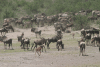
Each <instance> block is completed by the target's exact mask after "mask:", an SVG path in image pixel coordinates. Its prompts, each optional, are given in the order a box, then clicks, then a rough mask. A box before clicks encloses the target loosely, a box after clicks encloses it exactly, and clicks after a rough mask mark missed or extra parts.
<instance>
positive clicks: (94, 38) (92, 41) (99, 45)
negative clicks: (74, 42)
mask: <svg viewBox="0 0 100 67" xmlns="http://www.w3.org/2000/svg"><path fill="white" fill-rule="evenodd" d="M95 41H96V45H97V46H98V47H99V52H100V37H97V36H95V37H93V38H92V40H91V43H94V42H95ZM94 46H95V44H94Z"/></svg>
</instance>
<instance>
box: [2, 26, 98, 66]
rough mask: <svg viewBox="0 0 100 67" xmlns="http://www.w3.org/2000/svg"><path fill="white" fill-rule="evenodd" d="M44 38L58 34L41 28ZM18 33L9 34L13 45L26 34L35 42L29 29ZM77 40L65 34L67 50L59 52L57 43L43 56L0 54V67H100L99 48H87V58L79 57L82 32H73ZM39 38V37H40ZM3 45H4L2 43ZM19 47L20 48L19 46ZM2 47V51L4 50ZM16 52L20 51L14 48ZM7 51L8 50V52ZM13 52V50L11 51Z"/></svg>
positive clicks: (43, 53)
mask: <svg viewBox="0 0 100 67" xmlns="http://www.w3.org/2000/svg"><path fill="white" fill-rule="evenodd" d="M39 29H41V30H42V37H45V38H49V37H52V36H54V35H55V34H56V32H55V31H54V27H53V26H50V27H41V28H39ZM15 30H16V32H14V33H7V34H6V36H7V37H8V38H12V39H13V43H17V36H19V35H20V34H21V33H22V32H24V34H25V35H24V37H28V38H31V41H34V40H35V39H37V38H35V34H34V33H32V32H30V30H31V29H30V28H29V29H18V28H15ZM72 33H75V38H74V39H73V38H72V36H71V35H70V33H64V34H63V42H64V44H65V49H63V50H62V51H57V49H56V47H55V43H51V44H50V48H51V49H47V50H46V52H42V54H41V56H38V55H37V54H36V55H35V52H32V51H21V52H11V53H10V52H8V53H6V52H5V51H4V52H5V53H0V67H100V64H99V63H100V58H99V57H100V53H99V51H98V47H92V46H86V52H85V55H86V56H79V47H78V45H77V40H79V39H80V32H79V31H73V32H72ZM38 38H39V37H38ZM0 44H2V43H0ZM18 47H19V46H18ZM3 48H4V47H3V45H0V50H3ZM13 48H14V50H17V49H20V47H19V48H15V47H13ZM22 50H23V49H22ZM6 51H7V50H6ZM11 51H13V50H11Z"/></svg>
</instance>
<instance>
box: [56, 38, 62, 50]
mask: <svg viewBox="0 0 100 67" xmlns="http://www.w3.org/2000/svg"><path fill="white" fill-rule="evenodd" d="M59 46H60V48H61V51H62V49H64V44H63V43H62V40H61V39H59V40H58V41H57V44H56V47H57V49H58V51H59Z"/></svg>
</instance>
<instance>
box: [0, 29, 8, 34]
mask: <svg viewBox="0 0 100 67" xmlns="http://www.w3.org/2000/svg"><path fill="white" fill-rule="evenodd" d="M0 32H1V35H2V33H5V34H6V33H8V30H7V29H6V28H2V29H0ZM5 34H4V35H5Z"/></svg>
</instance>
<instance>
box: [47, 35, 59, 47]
mask: <svg viewBox="0 0 100 67" xmlns="http://www.w3.org/2000/svg"><path fill="white" fill-rule="evenodd" d="M59 39H61V36H58V35H56V36H54V37H52V38H48V40H47V48H48V49H50V47H49V44H50V43H51V42H57V41H58V40H59Z"/></svg>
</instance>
